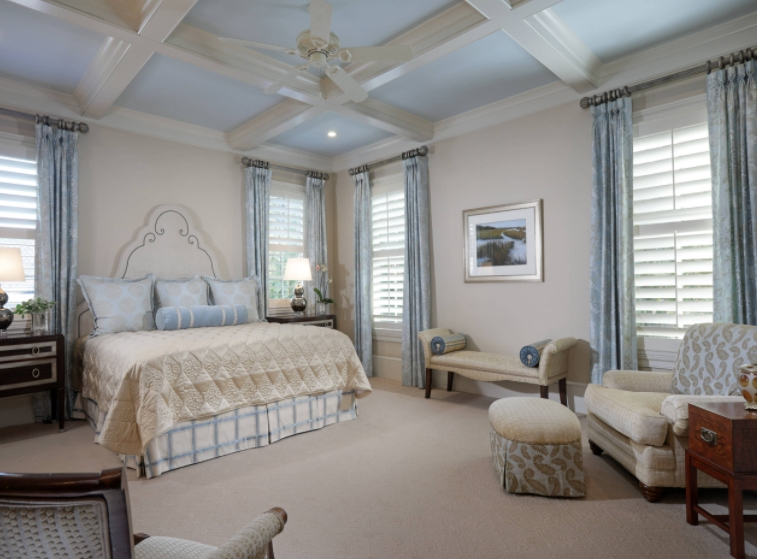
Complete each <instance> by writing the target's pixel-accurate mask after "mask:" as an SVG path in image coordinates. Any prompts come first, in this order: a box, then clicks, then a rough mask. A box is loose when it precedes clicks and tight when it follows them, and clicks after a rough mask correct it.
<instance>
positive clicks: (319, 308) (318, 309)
mask: <svg viewBox="0 0 757 559" xmlns="http://www.w3.org/2000/svg"><path fill="white" fill-rule="evenodd" d="M315 314H317V315H318V316H323V315H324V314H329V305H328V303H316V304H315Z"/></svg>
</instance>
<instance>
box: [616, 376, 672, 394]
mask: <svg viewBox="0 0 757 559" xmlns="http://www.w3.org/2000/svg"><path fill="white" fill-rule="evenodd" d="M602 386H606V387H607V388H615V389H617V390H625V391H627V392H663V393H666V394H670V393H671V392H673V373H652V372H650V371H607V372H606V373H605V376H604V377H602Z"/></svg>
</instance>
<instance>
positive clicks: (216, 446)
mask: <svg viewBox="0 0 757 559" xmlns="http://www.w3.org/2000/svg"><path fill="white" fill-rule="evenodd" d="M81 403H82V407H83V409H84V415H85V417H86V418H87V421H88V422H89V424H90V425H91V426H92V428H93V429H94V430H95V442H98V437H99V435H100V427H101V426H102V425H103V423H104V421H105V414H104V413H102V412H101V411H100V409H99V407H98V406H97V403H96V402H94V401H93V400H89V399H87V398H82V402H81ZM353 419H357V398H356V397H355V393H354V392H353V391H349V392H342V391H341V390H335V391H333V392H326V393H324V394H318V395H314V396H300V397H297V398H289V399H287V400H281V401H280V402H274V403H272V404H262V405H258V406H248V407H245V408H239V409H237V410H233V411H230V412H226V413H223V414H221V415H216V416H214V417H210V418H207V419H195V420H192V421H186V422H183V423H177V424H176V425H175V426H174V427H173V429H171V430H170V431H167V432H165V433H163V434H162V435H159V436H157V437H156V438H154V439H153V440H152V441H150V442H149V443H148V444H147V446H146V447H145V454H144V455H143V456H133V455H124V454H119V457H120V458H121V460H123V462H124V464H125V465H126V467H127V468H133V469H136V470H137V471H138V472H139V475H140V476H146V477H147V478H153V477H156V476H159V475H160V474H163V473H165V472H168V471H170V470H175V469H176V468H181V467H183V466H189V465H191V464H197V463H198V462H204V461H205V460H211V459H213V458H218V457H219V456H225V455H227V454H231V453H234V452H239V451H242V450H248V449H251V448H258V447H261V446H267V445H268V444H270V443H275V442H276V441H279V440H281V439H284V438H286V437H289V436H291V435H297V434H299V433H306V432H308V431H313V430H315V429H320V428H322V427H325V426H327V425H332V424H334V423H342V422H343V421H351V420H353Z"/></svg>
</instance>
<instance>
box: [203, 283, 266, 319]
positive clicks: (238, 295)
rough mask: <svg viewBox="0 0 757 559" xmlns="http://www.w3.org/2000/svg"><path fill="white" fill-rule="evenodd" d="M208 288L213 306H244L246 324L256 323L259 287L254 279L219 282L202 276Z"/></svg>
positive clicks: (258, 317)
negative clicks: (245, 309) (245, 308)
mask: <svg viewBox="0 0 757 559" xmlns="http://www.w3.org/2000/svg"><path fill="white" fill-rule="evenodd" d="M203 279H204V280H205V281H206V282H208V285H209V286H210V297H211V299H212V301H213V304H214V305H244V306H245V307H247V322H258V321H260V319H261V318H260V316H259V315H258V297H259V296H260V286H259V285H258V280H257V279H255V278H244V279H241V280H229V281H224V280H219V279H216V278H212V277H210V276H203Z"/></svg>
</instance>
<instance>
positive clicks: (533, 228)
mask: <svg viewBox="0 0 757 559" xmlns="http://www.w3.org/2000/svg"><path fill="white" fill-rule="evenodd" d="M463 229H464V234H465V281H466V283H467V282H478V281H544V271H543V262H542V254H543V244H542V242H543V241H542V201H541V200H534V201H533V202H523V203H521V204H506V205H504V206H490V207H488V208H476V209H474V210H465V211H464V212H463Z"/></svg>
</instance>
